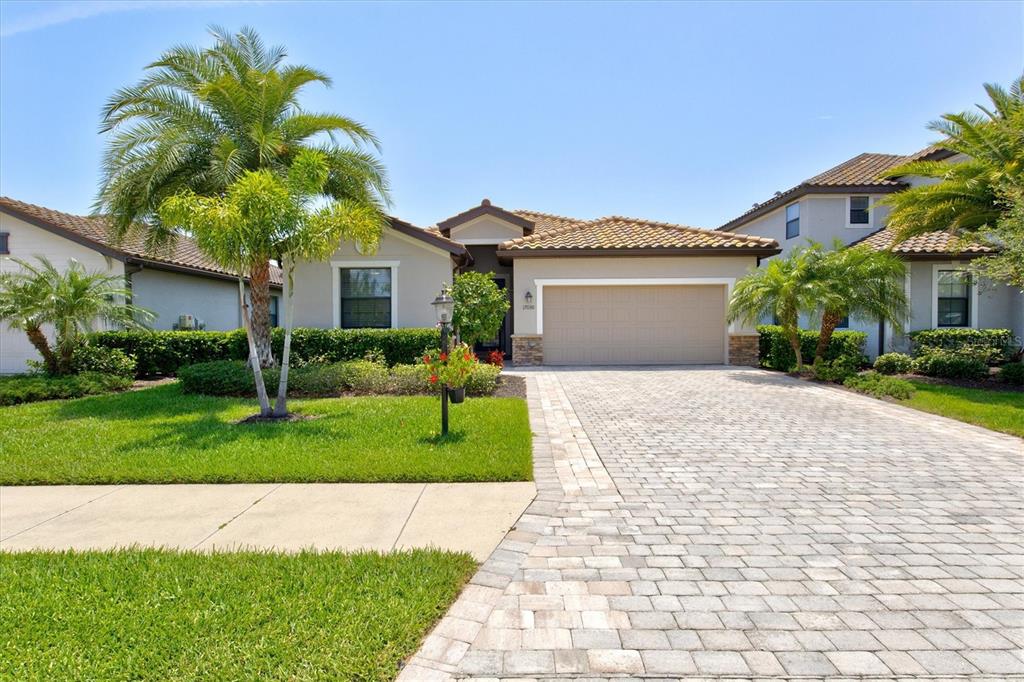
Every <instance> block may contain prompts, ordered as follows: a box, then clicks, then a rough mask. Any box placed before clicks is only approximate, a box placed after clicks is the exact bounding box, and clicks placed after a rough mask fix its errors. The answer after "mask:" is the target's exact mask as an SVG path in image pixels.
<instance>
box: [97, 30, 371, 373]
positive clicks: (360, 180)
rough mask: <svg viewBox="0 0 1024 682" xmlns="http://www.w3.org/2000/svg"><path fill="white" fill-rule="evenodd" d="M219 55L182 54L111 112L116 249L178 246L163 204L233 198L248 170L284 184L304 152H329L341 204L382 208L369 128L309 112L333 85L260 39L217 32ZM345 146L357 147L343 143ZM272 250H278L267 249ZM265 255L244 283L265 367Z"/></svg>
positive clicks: (105, 183)
mask: <svg viewBox="0 0 1024 682" xmlns="http://www.w3.org/2000/svg"><path fill="white" fill-rule="evenodd" d="M211 32H212V34H213V37H214V39H215V44H214V46H213V47H211V48H209V49H201V48H197V47H193V46H188V45H181V46H176V47H173V48H171V49H170V50H168V51H167V52H165V53H164V54H163V55H162V56H161V57H160V59H159V60H157V61H156V62H154V63H152V64H150V65H149V66H148V67H147V71H148V75H147V76H146V77H145V78H143V80H142V81H140V82H139V83H138V84H137V85H134V86H131V87H127V88H123V89H121V90H119V91H118V92H116V93H115V94H114V95H113V97H111V98H110V100H109V101H108V103H107V105H106V107H105V109H104V112H103V125H102V127H101V131H102V132H104V133H108V134H109V139H108V145H107V150H106V153H105V155H104V158H103V178H102V182H101V187H100V192H99V198H98V200H97V202H96V210H97V211H101V212H104V213H107V214H109V216H110V219H111V222H112V231H113V234H114V236H115V237H116V238H121V237H124V236H125V235H127V234H129V233H131V232H133V231H136V230H139V229H141V230H143V231H144V232H145V236H146V238H147V241H148V242H149V244H150V246H151V247H156V246H160V245H161V244H163V243H165V242H168V241H170V240H173V239H174V236H175V232H174V231H173V230H172V229H170V228H169V227H168V226H167V225H164V224H162V223H161V222H160V220H159V216H158V211H159V208H160V205H161V203H162V202H163V201H164V200H165V199H167V198H168V197H171V196H173V195H175V194H178V193H181V192H186V191H187V192H191V193H193V194H195V195H197V196H207V197H214V196H223V195H224V194H225V192H226V191H227V188H228V187H229V186H230V185H231V184H232V183H233V182H235V181H236V180H238V179H240V178H241V177H242V176H243V175H244V174H245V173H246V172H247V171H256V170H261V169H267V170H271V171H273V172H277V173H281V174H284V173H286V172H287V169H288V167H289V166H290V165H291V163H292V162H293V161H294V159H295V158H296V156H297V155H298V153H299V152H301V151H302V150H304V149H316V150H318V151H319V152H320V153H321V154H322V156H323V158H324V159H325V161H326V163H327V165H328V177H327V180H326V183H325V188H324V192H325V193H326V194H328V195H329V196H331V197H333V198H334V199H337V200H342V201H344V200H352V201H355V202H357V203H359V204H374V205H378V206H383V205H385V204H386V203H387V189H388V188H387V180H386V178H385V172H384V168H383V166H382V165H381V164H380V162H379V160H378V159H377V158H376V157H375V156H374V155H373V154H371V153H368V152H367V151H366V147H367V146H371V147H378V146H379V145H378V143H377V139H376V137H374V135H373V133H372V132H370V130H368V129H367V128H366V127H365V126H363V125H361V124H359V123H357V122H356V121H353V120H352V119H350V118H347V117H345V116H339V115H337V114H331V113H315V112H308V111H305V110H303V109H302V108H301V107H300V106H299V95H300V93H301V91H302V90H303V88H304V87H305V86H307V85H309V84H311V83H320V84H323V85H327V86H329V85H330V84H331V80H330V78H328V77H327V75H326V74H324V73H322V72H320V71H318V70H316V69H313V68H311V67H309V66H304V65H285V64H284V63H283V62H284V59H285V57H286V56H287V53H286V51H285V50H284V48H281V47H271V48H268V47H266V46H265V45H264V44H263V41H262V40H261V39H260V36H259V35H258V34H257V33H256V32H255V31H254V30H252V29H249V28H244V29H242V30H241V31H240V32H239V33H237V34H234V35H232V34H230V33H228V32H227V31H225V30H223V29H220V28H213V29H211ZM338 138H346V139H348V141H349V143H350V144H348V145H340V144H337V143H336V142H337V140H338ZM268 241H271V240H268ZM277 255H278V254H276V253H265V254H263V253H261V254H258V257H254V258H252V259H250V260H249V263H248V265H247V270H246V271H245V272H243V273H239V274H243V275H245V276H247V277H248V278H249V281H250V297H251V299H252V327H253V332H254V335H255V337H254V340H255V345H256V352H257V356H258V359H259V362H260V364H261V366H263V367H268V366H270V365H272V364H273V356H272V355H271V349H270V259H271V258H275V257H277Z"/></svg>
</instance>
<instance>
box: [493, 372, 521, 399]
mask: <svg viewBox="0 0 1024 682" xmlns="http://www.w3.org/2000/svg"><path fill="white" fill-rule="evenodd" d="M491 395H492V396H493V397H495V398H524V399H525V398H526V379H525V378H524V377H513V376H509V375H507V374H502V375H501V376H500V377H499V379H498V388H496V389H495V390H494V393H492V394H491Z"/></svg>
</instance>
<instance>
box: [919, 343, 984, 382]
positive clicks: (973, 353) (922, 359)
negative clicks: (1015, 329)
mask: <svg viewBox="0 0 1024 682" xmlns="http://www.w3.org/2000/svg"><path fill="white" fill-rule="evenodd" d="M991 352H992V351H991V349H989V348H984V349H978V348H961V350H956V351H953V350H943V349H941V348H931V349H929V350H928V351H927V352H926V353H924V354H923V355H918V356H917V357H916V358H914V364H913V369H914V371H915V372H917V373H918V374H924V375H925V376H930V377H944V378H947V379H982V378H984V377H986V376H988V356H989V354H990V353H991Z"/></svg>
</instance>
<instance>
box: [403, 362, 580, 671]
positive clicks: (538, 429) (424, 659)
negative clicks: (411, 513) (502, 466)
mask: <svg viewBox="0 0 1024 682" xmlns="http://www.w3.org/2000/svg"><path fill="white" fill-rule="evenodd" d="M525 378H526V404H527V407H528V411H529V417H530V430H531V431H532V432H533V478H534V485H536V487H537V496H536V497H534V499H533V502H531V503H530V505H529V506H528V507H527V508H526V510H525V511H524V512H523V514H522V516H520V517H519V520H518V521H516V523H515V525H513V526H512V529H511V530H510V531H509V532H508V533H507V534H506V535H505V537H504V539H502V541H501V542H500V543H498V546H497V547H495V548H494V551H493V552H491V555H490V556H489V557H488V558H487V560H486V561H484V563H483V564H481V565H480V568H479V570H477V572H476V574H474V575H473V577H472V578H471V579H470V581H469V584H467V585H466V587H465V589H463V591H462V593H461V594H459V596H458V598H457V599H456V600H455V603H454V604H452V606H451V607H450V608H449V609H448V612H447V613H446V614H445V615H444V617H442V618H441V620H440V621H438V623H437V625H436V626H435V627H434V629H433V630H432V631H431V632H430V634H429V635H427V637H426V638H425V639H424V640H423V643H422V644H421V645H420V648H419V650H418V651H417V652H416V653H415V654H414V655H413V656H412V658H410V659H409V660H408V661H407V662H406V665H405V667H404V668H403V669H402V671H401V674H399V676H398V680H400V681H404V682H418V681H420V680H423V681H427V680H448V679H451V678H452V676H453V675H454V674H455V673H456V672H457V670H458V665H459V663H460V662H461V661H462V657H463V656H464V655H465V653H466V652H467V651H468V650H469V647H470V645H471V644H472V642H473V640H474V639H476V636H477V634H478V633H479V632H480V630H481V628H483V626H484V623H486V622H487V619H488V617H489V616H490V615H491V611H492V610H493V609H494V607H495V606H496V605H497V603H498V601H499V600H500V599H501V597H502V595H503V594H504V590H505V587H507V586H508V584H509V583H510V582H512V577H513V576H514V575H515V574H516V572H517V571H518V570H519V569H520V567H521V566H522V564H523V561H525V560H526V557H527V555H528V554H529V553H530V550H531V549H533V547H534V545H536V544H537V541H538V540H539V539H540V537H541V535H543V534H544V532H545V529H547V527H548V525H549V524H550V522H551V519H552V517H554V516H555V515H556V513H557V511H558V505H559V504H560V503H561V502H562V500H563V499H564V492H563V490H562V485H561V483H560V482H559V478H558V474H557V472H556V470H555V462H554V457H553V455H552V451H551V438H550V432H549V430H548V425H547V423H546V421H545V419H544V409H543V406H542V405H541V397H540V391H539V388H538V386H537V378H536V377H534V376H529V375H528V376H526V377H525Z"/></svg>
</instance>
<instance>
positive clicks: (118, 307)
mask: <svg viewBox="0 0 1024 682" xmlns="http://www.w3.org/2000/svg"><path fill="white" fill-rule="evenodd" d="M12 260H13V261H14V262H15V263H17V264H18V265H19V266H20V267H21V270H20V271H18V272H8V273H4V274H2V275H0V299H2V300H3V303H2V304H0V319H3V320H4V321H6V322H7V324H8V325H9V326H10V327H11V328H12V329H21V330H23V331H24V332H25V333H26V334H27V335H28V338H29V341H30V342H31V343H32V345H33V346H34V347H35V348H36V350H37V351H39V354H40V355H41V356H42V357H43V363H44V365H45V366H46V370H47V372H49V373H51V374H67V373H69V372H70V371H71V360H72V357H73V356H74V352H75V349H76V348H78V347H79V346H80V345H81V343H82V338H81V337H82V334H84V333H87V332H90V331H92V330H93V325H95V323H96V322H97V321H103V322H107V323H109V324H115V325H118V326H121V327H124V328H127V329H145V328H147V323H148V322H150V321H151V320H152V319H153V318H154V315H153V313H152V312H151V311H149V310H146V309H145V308H140V307H138V306H135V305H132V304H130V303H128V302H127V301H128V300H129V299H130V297H131V290H130V289H128V288H127V287H125V282H124V277H123V276H122V275H112V274H109V273H105V272H86V270H85V267H84V266H83V265H82V264H81V263H79V262H78V261H76V260H73V259H72V260H69V261H68V267H67V269H66V270H65V271H64V272H61V271H60V270H58V269H57V268H56V267H54V265H53V263H51V262H50V261H49V260H48V259H46V258H43V257H42V256H37V257H36V260H37V261H38V263H36V264H33V263H29V262H27V261H23V260H20V259H17V258H14V259H12ZM46 324H50V325H53V328H54V331H55V332H56V337H57V339H56V350H54V349H53V348H51V346H50V342H49V340H48V339H47V338H46V334H45V332H44V331H43V325H46Z"/></svg>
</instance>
